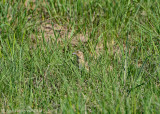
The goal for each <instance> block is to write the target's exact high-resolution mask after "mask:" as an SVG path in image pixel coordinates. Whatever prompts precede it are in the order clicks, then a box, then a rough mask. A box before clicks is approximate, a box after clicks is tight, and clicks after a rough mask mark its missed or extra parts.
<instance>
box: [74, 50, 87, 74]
mask: <svg viewBox="0 0 160 114" xmlns="http://www.w3.org/2000/svg"><path fill="white" fill-rule="evenodd" d="M72 54H73V55H76V56H77V61H78V65H79V69H83V68H85V69H86V71H87V72H89V66H88V62H85V60H84V55H83V52H81V51H76V52H74V53H72Z"/></svg>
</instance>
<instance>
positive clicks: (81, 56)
mask: <svg viewBox="0 0 160 114" xmlns="http://www.w3.org/2000/svg"><path fill="white" fill-rule="evenodd" d="M72 54H73V55H76V56H77V58H78V59H84V55H83V52H81V51H79V50H78V51H76V52H74V53H72Z"/></svg>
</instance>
